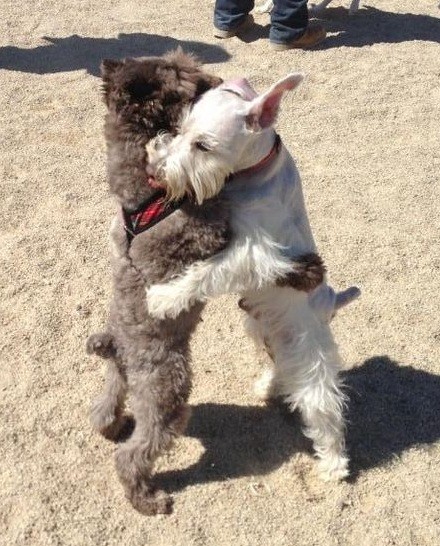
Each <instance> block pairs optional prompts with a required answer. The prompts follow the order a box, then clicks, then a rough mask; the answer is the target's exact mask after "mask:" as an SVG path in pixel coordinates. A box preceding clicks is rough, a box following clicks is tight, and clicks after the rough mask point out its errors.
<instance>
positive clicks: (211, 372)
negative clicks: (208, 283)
mask: <svg viewBox="0 0 440 546" xmlns="http://www.w3.org/2000/svg"><path fill="white" fill-rule="evenodd" d="M347 4H348V2H347ZM1 7H2V17H1V21H0V30H1V31H0V112H1V113H0V115H1V123H0V146H1V155H0V169H1V193H0V207H1V226H0V230H1V235H0V237H1V239H0V258H1V277H0V285H1V298H0V314H1V318H0V320H1V337H0V348H1V371H0V388H1V402H0V404H1V413H0V427H1V428H0V438H1V442H0V456H1V462H0V484H1V486H0V487H1V496H0V543H1V544H2V545H3V544H4V545H8V546H12V545H22V544H23V545H27V544H29V545H35V546H37V545H38V546H40V545H41V546H43V545H44V546H49V545H81V546H88V545H109V546H110V545H130V546H137V545H149V546H150V545H151V546H159V545H162V546H172V545H176V546H187V545H206V546H214V545H237V546H241V545H250V546H263V545H264V546H267V545H271V546H272V545H273V546H282V545H286V546H293V545H295V546H305V545H307V546H314V545H319V546H333V545H361V546H368V545H372V546H373V545H381V546H382V545H398V546H407V545H411V546H422V545H430V546H434V545H437V544H439V543H440V508H439V498H440V464H439V463H440V449H439V443H438V442H439V438H440V420H439V416H440V376H439V371H440V369H439V359H440V325H439V321H438V314H439V313H438V311H439V308H440V296H439V293H440V291H439V282H440V251H439V226H440V218H439V216H440V212H439V211H440V205H439V203H440V185H439V168H440V152H439V150H440V137H439V128H440V86H439V81H440V80H439V77H440V48H439V42H440V19H439V15H440V12H439V10H438V9H437V6H436V2H435V0H419V1H416V0H400V1H399V2H397V1H395V0H378V1H377V2H375V3H374V7H373V6H371V7H366V6H365V5H364V6H363V7H362V9H361V11H360V12H359V13H358V15H357V16H356V17H353V18H349V17H348V15H347V11H346V9H345V7H346V4H344V6H342V5H341V3H340V2H339V1H338V0H335V2H334V3H333V4H332V5H331V7H330V9H329V10H328V11H327V13H326V14H325V16H324V18H323V20H324V23H325V25H326V26H327V28H328V30H329V38H328V39H327V41H326V42H325V43H324V45H323V46H322V47H321V48H320V49H318V50H315V51H308V52H303V51H290V52H285V53H274V52H272V51H271V50H270V49H269V47H268V41H267V33H268V16H267V15H258V16H257V17H256V22H257V27H255V29H254V30H253V31H252V32H251V33H249V34H248V35H246V37H245V39H244V40H239V39H237V38H234V39H232V40H230V41H222V42H219V41H216V40H215V38H213V36H212V26H211V18H212V7H213V2H212V1H208V2H200V1H196V0H182V1H181V2H173V1H165V2H152V1H151V0H150V1H148V0H144V1H139V0H136V1H135V0H124V1H123V0H107V1H106V2H92V1H91V0H75V1H73V0H34V1H33V2H16V1H15V0H2V2H1ZM177 45H182V47H183V48H184V49H185V50H186V51H195V52H196V53H198V54H199V55H200V56H201V57H203V58H204V59H205V61H206V62H207V63H208V64H207V69H208V70H210V71H212V72H215V73H217V74H219V75H220V76H222V77H225V78H227V77H230V76H236V75H246V76H247V77H248V78H249V79H250V80H251V82H252V83H253V84H254V85H255V86H256V88H257V89H259V90H263V89H265V88H266V87H267V86H268V85H270V84H271V83H273V82H274V81H275V80H276V79H277V78H279V77H281V76H283V75H284V74H286V73H287V72H288V71H294V70H301V71H303V72H304V73H306V74H307V80H306V82H305V84H304V85H303V86H302V88H301V89H300V90H299V91H298V92H297V93H296V94H292V96H289V97H288V98H286V100H285V101H284V104H283V113H282V116H281V118H280V120H279V124H278V129H279V132H280V133H281V135H282V138H283V140H284V142H285V144H286V145H287V146H288V147H289V148H290V149H291V151H292V153H293V154H294V155H295V157H296V158H297V161H298V164H299V167H300V171H301V173H302V177H303V183H304V190H305V194H306V200H307V205H308V208H309V212H310V217H311V222H312V226H313V229H314V233H315V235H316V239H317V241H318V245H319V248H320V251H321V254H322V255H323V256H324V258H325V260H326V263H327V265H328V269H329V271H330V279H331V281H332V283H333V284H334V285H335V286H336V287H345V286H347V285H348V284H351V283H356V284H358V285H359V286H360V287H361V288H362V290H363V296H362V299H361V300H359V301H358V302H356V303H355V304H353V305H352V306H351V307H350V308H348V309H347V310H345V311H344V312H342V313H340V315H339V316H338V317H337V319H336V320H335V321H334V331H335V336H336V337H337V340H338V342H339V344H340V347H341V352H342V354H343V356H344V360H345V362H346V369H345V370H344V377H345V381H346V384H347V389H348V393H349V395H350V398H351V401H350V404H349V407H348V410H347V418H348V421H349V425H348V430H347V441H348V447H349V451H350V456H351V459H352V474H353V476H352V478H351V479H350V480H349V481H347V482H344V483H341V484H331V485H328V484H324V483H321V482H320V481H319V480H318V479H317V477H316V474H315V466H314V460H313V458H312V456H311V453H310V446H309V445H308V443H307V442H306V441H305V440H304V438H303V436H302V434H301V430H300V423H299V420H298V418H297V416H295V415H293V416H289V415H287V414H286V413H285V412H284V411H283V410H282V408H279V407H274V408H266V407H265V406H264V405H262V404H259V403H258V402H257V400H256V398H255V396H254V394H253V390H252V385H253V381H254V380H255V378H256V377H257V376H258V375H259V373H260V372H261V366H262V365H261V362H258V361H257V359H256V357H255V355H254V352H253V348H252V346H251V344H250V342H249V340H248V339H247V338H246V336H245V335H244V332H243V328H242V325H241V319H242V317H241V315H240V312H239V311H238V309H237V306H236V297H235V296H233V295H231V296H229V297H225V298H223V299H219V300H217V301H213V302H211V303H210V304H209V305H208V307H207V309H206V312H205V314H204V322H203V324H201V326H200V328H199V330H198V331H197V333H196V335H195V337H194V341H193V352H194V371H195V380H194V391H193V394H192V397H191V404H192V406H193V418H192V421H191V423H190V426H189V429H188V432H187V435H186V436H185V437H184V438H182V439H181V440H179V441H178V442H177V444H176V446H175V449H174V450H173V451H172V452H170V453H169V454H168V455H167V456H166V457H164V458H163V459H162V460H161V461H160V462H159V465H158V472H159V473H160V474H161V477H162V479H163V483H164V484H165V486H166V487H167V488H168V489H169V490H170V491H173V492H174V497H175V507H174V513H173V514H172V515H170V516H158V517H154V518H148V517H144V516H141V515H140V514H138V513H137V512H135V511H134V510H133V509H132V508H131V507H130V505H129V504H128V502H127V501H126V500H125V498H124V494H123V491H122V488H121V486H120V484H119V482H118V480H117V477H116V474H115V471H114V467H113V452H114V449H115V447H114V445H113V444H111V443H109V442H107V441H106V440H104V439H103V438H101V437H99V436H98V435H96V434H95V433H93V432H92V430H91V427H90V425H89V421H88V408H89V403H90V400H91V398H92V397H93V396H94V395H96V394H97V393H98V392H99V391H100V388H101V386H102V383H103V371H104V366H103V364H102V362H100V361H99V360H98V359H92V358H88V357H86V355H85V351H84V342H85V339H86V337H87V336H88V334H90V333H91V332H93V331H95V330H97V329H99V328H100V327H102V325H103V324H104V322H105V319H106V310H107V303H108V299H109V294H110V272H109V263H108V256H107V230H108V225H109V221H110V218H111V216H112V214H113V212H114V210H115V204H114V203H113V202H112V199H111V198H110V196H109V195H108V192H107V187H106V181H105V149H104V142H103V138H102V123H103V116H104V106H103V104H102V102H101V98H100V80H99V77H98V73H99V70H98V67H99V63H100V60H101V59H102V58H104V57H110V58H119V57H125V56H141V55H151V54H161V53H163V52H165V51H167V50H170V49H172V48H174V47H175V46H177Z"/></svg>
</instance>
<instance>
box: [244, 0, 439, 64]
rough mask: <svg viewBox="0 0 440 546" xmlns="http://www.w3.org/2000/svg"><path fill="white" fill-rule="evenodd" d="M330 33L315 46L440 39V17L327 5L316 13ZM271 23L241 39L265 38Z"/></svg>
mask: <svg viewBox="0 0 440 546" xmlns="http://www.w3.org/2000/svg"><path fill="white" fill-rule="evenodd" d="M316 19H319V22H320V23H322V24H323V25H324V26H325V28H326V29H327V31H328V32H329V33H337V34H335V35H332V36H328V37H327V38H326V39H325V40H324V42H322V44H320V45H319V46H317V47H315V48H313V50H312V51H311V53H312V52H313V51H316V50H324V49H331V48H336V47H340V46H345V47H363V46H367V45H373V44H397V43H401V42H412V41H414V40H420V41H424V42H437V43H440V19H439V18H437V17H431V16H429V15H420V14H414V13H393V12H391V11H382V10H379V9H376V8H372V7H370V6H365V5H364V6H363V5H362V4H361V8H360V9H359V11H358V12H357V13H356V14H355V15H353V16H349V14H348V9H346V8H344V7H337V8H331V7H328V8H326V9H325V10H324V12H323V13H322V14H321V15H319V16H317V17H316ZM269 30H270V25H269V24H266V25H264V26H263V25H259V24H257V25H255V26H254V27H251V28H250V29H249V30H248V31H247V32H246V33H245V34H243V36H241V39H242V41H244V42H247V43H250V42H255V41H256V40H259V39H261V38H268V36H269Z"/></svg>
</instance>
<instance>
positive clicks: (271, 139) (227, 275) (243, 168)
mask: <svg viewBox="0 0 440 546" xmlns="http://www.w3.org/2000/svg"><path fill="white" fill-rule="evenodd" d="M301 80H302V76H301V75H300V74H290V75H289V76H287V77H286V78H284V79H282V80H280V81H279V82H277V83H276V84H275V85H273V86H272V87H271V88H270V89H269V90H268V91H267V92H266V93H264V94H262V95H257V94H256V93H255V91H254V90H253V89H252V88H251V87H250V86H249V84H248V82H247V81H246V80H244V79H240V80H235V81H233V82H228V83H224V84H222V85H221V86H220V87H218V88H216V89H214V90H210V91H208V92H207V93H206V94H205V95H203V96H202V98H201V99H200V100H199V102H197V103H196V104H195V106H194V107H193V109H192V111H191V112H189V113H188V114H187V115H186V117H185V118H184V119H183V121H182V125H181V132H180V134H179V135H178V136H176V137H175V138H174V139H172V138H171V137H170V136H167V135H162V136H159V137H158V138H157V139H156V140H155V141H152V142H150V144H149V145H148V153H149V159H150V163H151V162H153V163H154V162H155V163H156V167H157V168H156V173H157V179H158V180H159V181H161V182H162V181H163V183H164V185H165V186H166V189H167V191H168V194H169V196H170V198H173V199H174V198H179V197H181V196H183V195H184V194H186V193H191V194H192V195H194V196H195V198H196V199H197V201H198V202H202V201H203V200H205V199H207V198H209V197H212V196H213V195H216V194H217V193H218V192H219V191H220V190H221V189H223V191H224V192H226V195H227V196H228V197H229V198H230V200H231V202H232V203H233V207H232V219H231V222H232V226H231V227H232V232H233V239H232V241H231V243H230V244H229V246H228V247H227V248H226V249H225V250H224V251H222V252H220V253H219V254H217V255H215V256H213V257H211V258H209V259H207V260H205V261H202V262H198V263H196V264H193V265H192V266H190V267H189V268H188V269H187V271H186V273H185V274H183V275H182V276H180V277H178V278H176V279H174V280H172V281H171V282H169V283H167V284H163V285H153V286H152V287H151V288H150V289H149V290H148V293H147V301H148V310H149V312H150V313H151V314H152V315H153V316H156V317H157V318H164V317H167V316H169V317H175V316H177V315H178V314H179V313H180V312H181V311H182V310H185V309H188V308H189V307H190V306H191V305H193V304H194V303H195V302H196V301H200V300H201V301H204V300H206V299H207V298H209V297H214V296H218V295H220V294H225V293H230V292H239V293H241V295H242V300H241V301H242V304H241V306H242V307H243V308H244V309H245V310H246V311H248V314H249V318H248V329H249V332H250V333H251V335H252V336H253V337H254V338H255V339H256V341H257V342H258V343H260V344H262V345H265V346H266V347H267V349H268V352H269V354H270V355H271V356H272V358H273V369H272V370H271V371H270V372H266V373H265V374H264V376H263V378H262V380H261V381H260V382H259V384H258V390H259V394H260V395H261V396H262V397H268V396H276V395H282V396H284V397H285V399H286V401H287V402H288V403H289V404H290V407H291V409H292V411H293V410H294V409H296V408H298V409H299V410H300V411H301V414H302V417H303V420H304V422H305V424H306V429H305V434H306V435H307V436H308V437H309V438H311V439H312V441H313V445H314V448H315V450H316V453H317V455H318V456H319V458H320V459H321V461H320V471H321V475H322V477H323V478H325V479H340V478H343V477H345V476H347V475H348V468H347V466H348V459H347V457H346V454H345V448H344V420H343V405H344V395H343V393H342V391H341V386H340V380H339V378H338V370H339V368H340V358H339V355H338V351H337V346H336V344H335V342H334V340H333V336H332V333H331V331H330V328H329V322H330V320H331V318H332V316H333V314H334V313H335V311H336V309H338V308H339V307H341V306H343V305H345V304H346V303H349V302H350V301H352V300H353V299H354V298H356V297H357V296H358V295H359V291H358V289H356V288H351V289H349V290H347V291H345V292H342V293H340V294H338V295H336V294H335V292H334V291H333V290H332V289H331V288H330V287H329V286H328V285H327V284H325V283H323V284H321V285H320V286H319V287H318V288H317V289H316V290H315V291H314V292H312V293H311V294H307V293H306V292H300V291H297V290H294V289H292V288H289V287H280V286H276V285H275V281H276V279H279V278H281V277H284V276H285V275H288V273H289V271H290V270H291V268H292V260H294V259H295V257H296V256H299V255H303V254H307V253H314V252H316V246H315V242H314V240H313V236H312V232H311V229H310V226H309V221H308V217H307V213H306V209H305V205H304V199H303V194H302V187H301V181H300V177H299V174H298V171H297V168H296V166H295V163H294V161H293V159H292V157H291V156H290V154H289V153H288V151H287V150H286V149H285V148H284V146H282V144H281V143H280V141H279V137H277V135H276V133H275V131H274V130H273V128H272V127H273V125H274V123H275V121H276V117H277V114H278V110H279V105H280V101H281V98H282V96H283V94H284V93H285V92H286V91H289V90H291V89H294V88H295V87H297V86H298V85H299V83H300V82H301ZM227 180H229V182H228V183H227V184H226V185H225V181H227Z"/></svg>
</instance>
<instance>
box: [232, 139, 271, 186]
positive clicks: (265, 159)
mask: <svg viewBox="0 0 440 546" xmlns="http://www.w3.org/2000/svg"><path fill="white" fill-rule="evenodd" d="M280 150H281V137H280V135H278V134H276V135H275V142H274V143H273V146H272V148H271V150H270V152H269V153H268V154H267V155H266V156H265V157H263V159H262V160H261V161H259V162H258V163H256V164H255V165H252V167H247V168H246V169H242V170H241V171H237V172H235V173H232V174H230V175H229V177H228V180H227V181H228V182H229V181H230V180H233V179H234V178H236V177H237V176H243V175H248V174H255V173H257V172H259V171H262V170H263V169H265V168H266V167H267V166H268V165H269V163H271V162H272V161H273V160H274V159H275V157H276V156H277V155H278V154H279V153H280Z"/></svg>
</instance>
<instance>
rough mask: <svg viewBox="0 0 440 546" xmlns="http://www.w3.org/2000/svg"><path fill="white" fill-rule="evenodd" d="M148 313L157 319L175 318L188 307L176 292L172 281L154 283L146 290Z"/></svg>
mask: <svg viewBox="0 0 440 546" xmlns="http://www.w3.org/2000/svg"><path fill="white" fill-rule="evenodd" d="M147 306H148V313H149V314H150V315H151V316H152V317H154V318H156V319H159V320H163V319H166V318H176V317H177V316H178V315H179V314H180V313H181V312H182V311H186V310H187V309H188V308H189V303H188V302H185V301H183V300H182V298H181V297H180V298H179V296H178V295H177V294H176V291H175V290H174V287H173V285H172V283H169V284H154V285H153V286H151V288H149V290H147Z"/></svg>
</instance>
